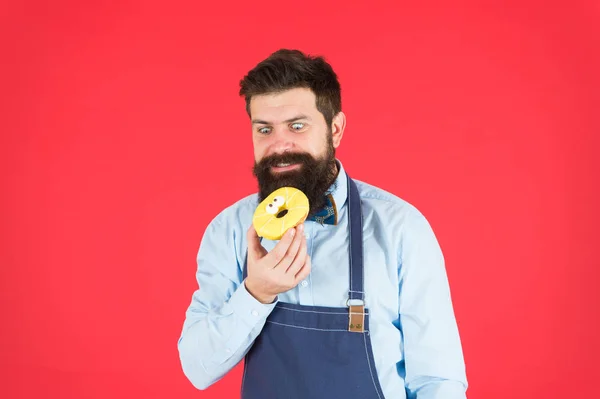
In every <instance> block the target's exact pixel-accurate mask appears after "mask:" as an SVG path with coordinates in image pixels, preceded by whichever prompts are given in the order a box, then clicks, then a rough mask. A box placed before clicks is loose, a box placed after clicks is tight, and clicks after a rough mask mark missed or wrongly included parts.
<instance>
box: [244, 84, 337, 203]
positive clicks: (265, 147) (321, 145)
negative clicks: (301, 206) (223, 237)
mask: <svg viewBox="0 0 600 399" xmlns="http://www.w3.org/2000/svg"><path fill="white" fill-rule="evenodd" d="M340 114H341V113H340ZM250 115H251V119H252V141H253V143H254V161H255V165H254V175H255V176H256V177H257V180H258V184H259V197H260V201H262V200H263V199H264V198H266V197H267V196H268V195H269V194H270V193H271V192H273V191H274V190H276V189H277V188H280V187H283V186H291V187H296V188H298V189H300V190H302V191H303V192H304V193H305V194H306V195H307V197H308V199H309V202H310V205H311V210H310V213H311V214H312V213H313V212H314V211H317V210H318V209H320V208H321V207H322V206H323V204H324V199H323V196H324V194H325V191H326V190H327V189H328V188H329V186H330V185H331V184H332V183H333V181H334V179H335V176H336V174H337V168H336V165H335V148H337V147H338V146H339V143H340V140H341V136H342V132H343V127H344V122H345V120H343V114H341V115H338V116H336V118H335V120H334V122H333V124H332V127H329V126H327V123H326V121H325V118H324V117H323V115H322V114H321V113H320V112H319V110H318V109H317V107H316V98H315V95H314V93H313V92H312V91H311V90H310V89H305V88H296V89H290V90H287V91H285V92H282V93H277V94H266V95H260V96H254V97H252V99H251V101H250Z"/></svg>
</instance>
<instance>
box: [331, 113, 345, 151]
mask: <svg viewBox="0 0 600 399" xmlns="http://www.w3.org/2000/svg"><path fill="white" fill-rule="evenodd" d="M345 128H346V115H345V114H344V113H343V112H342V111H340V112H338V114H337V115H336V116H334V117H333V120H332V121H331V135H332V139H333V148H338V146H339V145H340V142H341V141H342V136H343V135H344V129H345Z"/></svg>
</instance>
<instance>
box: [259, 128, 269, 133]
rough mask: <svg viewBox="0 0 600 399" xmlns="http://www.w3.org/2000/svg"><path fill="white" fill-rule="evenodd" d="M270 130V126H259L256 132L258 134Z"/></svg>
mask: <svg viewBox="0 0 600 399" xmlns="http://www.w3.org/2000/svg"><path fill="white" fill-rule="evenodd" d="M270 131H271V128H269V127H261V128H259V129H258V132H259V133H260V134H268V133H269V132H270Z"/></svg>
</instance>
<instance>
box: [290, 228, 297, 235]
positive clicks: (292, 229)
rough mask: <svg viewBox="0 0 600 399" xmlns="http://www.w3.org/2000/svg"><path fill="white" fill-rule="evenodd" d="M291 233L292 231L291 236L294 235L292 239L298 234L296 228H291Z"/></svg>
mask: <svg viewBox="0 0 600 399" xmlns="http://www.w3.org/2000/svg"><path fill="white" fill-rule="evenodd" d="M290 231H291V233H290V234H291V235H292V237H293V236H294V234H296V229H294V228H291V229H290Z"/></svg>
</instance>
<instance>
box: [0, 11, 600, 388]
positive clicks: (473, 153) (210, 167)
mask: <svg viewBox="0 0 600 399" xmlns="http://www.w3.org/2000/svg"><path fill="white" fill-rule="evenodd" d="M418 3H419V5H415V2H410V4H409V2H389V3H381V2H374V1H370V2H363V3H361V4H360V5H357V4H356V3H353V4H354V5H352V6H350V5H348V4H345V3H342V2H340V3H339V4H331V3H329V2H326V1H318V2H300V3H286V2H282V1H278V2H275V1H273V2H269V3H262V4H260V5H259V4H258V3H256V2H251V1H246V2H240V3H238V4H226V3H225V2H219V4H216V5H215V4H200V3H199V2H189V3H188V4H180V3H176V2H173V1H171V2H164V3H162V4H152V5H151V4H149V3H148V2H141V1H140V2H137V3H136V2H131V1H121V2H106V4H94V5H92V4H88V3H87V2H84V1H77V2H76V1H72V2H67V1H60V2H54V3H52V2H43V3H42V2H40V3H34V2H13V4H4V5H2V8H1V11H0V12H1V13H2V20H1V21H0V33H1V35H0V37H2V39H1V40H2V42H3V43H2V74H1V75H2V93H3V94H2V96H1V101H2V103H1V104H0V105H1V110H0V112H1V113H2V115H1V117H2V118H1V120H2V122H1V130H2V134H1V143H0V144H1V148H2V150H1V158H0V162H1V167H2V175H1V177H2V182H1V183H2V202H1V205H2V213H1V218H2V219H1V220H2V226H3V227H2V237H1V258H0V262H1V265H2V267H1V269H0V273H1V275H0V277H1V279H0V300H1V310H2V330H1V337H0V338H1V339H0V353H1V355H0V367H1V373H0V380H1V383H0V397H3V398H35V397H50V398H133V397H153V398H174V397H177V398H195V397H201V398H222V397H231V398H235V397H237V396H238V392H239V383H240V377H241V375H240V371H241V367H239V366H238V367H237V368H236V369H235V370H234V371H233V372H232V373H230V374H229V375H228V376H227V377H225V378H224V379H223V380H222V381H220V382H218V383H217V384H216V385H214V386H213V387H211V388H210V389H209V390H207V391H205V392H200V391H196V390H195V389H194V388H193V387H192V386H191V384H190V383H189V382H188V381H187V380H186V379H185V377H184V376H183V373H182V371H181V369H180V365H179V360H178V353H177V339H178V338H179V333H180V331H181V326H182V323H183V317H184V312H185V309H186V307H187V306H188V304H189V301H190V298H191V295H192V292H193V290H194V289H195V288H196V282H195V280H194V278H195V276H194V273H195V256H196V251H197V248H198V245H199V241H200V239H201V237H202V234H203V231H204V228H205V227H206V225H207V223H208V222H209V221H210V220H211V218H212V217H213V216H214V215H215V214H216V213H217V212H219V211H220V210H221V209H223V208H224V207H225V206H227V205H229V204H231V203H233V202H234V201H236V200H237V199H239V198H241V197H242V196H244V195H247V194H249V193H250V192H252V191H253V190H254V189H255V181H254V180H253V178H252V176H251V174H250V167H251V165H252V144H251V136H250V126H249V122H248V118H247V116H246V114H245V111H244V105H243V100H242V99H241V98H239V97H238V96H237V90H238V82H239V79H241V77H242V76H243V75H244V74H245V72H246V71H247V70H249V69H250V68H252V67H253V66H254V65H255V64H256V63H257V62H258V61H260V60H261V59H263V58H264V57H266V56H267V55H268V54H270V53H271V52H272V51H274V50H276V49H278V48H280V47H294V48H300V49H302V50H304V51H307V52H309V53H318V54H324V55H326V56H327V58H328V60H329V61H330V62H331V63H332V65H333V67H334V68H335V70H336V71H337V72H338V74H339V77H340V80H341V83H342V89H343V109H344V111H345V112H346V114H347V117H348V125H347V130H346V133H345V136H344V139H343V141H342V146H341V147H340V149H339V152H338V156H339V158H340V159H341V160H342V161H343V162H344V165H345V167H346V168H347V169H348V171H349V173H350V174H351V175H352V176H353V177H355V178H357V179H361V180H365V181H368V182H370V183H372V184H375V185H377V186H380V187H382V188H384V189H386V190H389V191H391V192H393V193H395V194H397V195H398V196H400V197H402V198H404V199H406V200H408V201H410V202H411V203H413V204H414V205H416V206H417V207H418V208H419V209H420V210H421V211H422V212H423V213H424V214H425V215H426V216H427V217H428V219H429V220H430V222H431V224H432V226H433V228H434V230H435V232H436V234H437V236H438V239H439V241H440V243H441V245H442V248H443V250H444V253H445V256H446V260H447V269H448V274H449V279H450V283H451V288H452V292H453V299H454V305H455V308H456V316H457V319H458V322H459V327H460V331H461V336H462V339H463V346H464V353H465V358H466V363H467V370H468V377H469V382H470V388H469V391H468V393H469V397H470V398H487V399H493V398H505V397H511V398H533V397H535V398H565V397H575V396H576V397H595V396H597V394H596V393H595V390H594V388H595V385H596V383H595V373H593V370H594V369H595V368H596V366H597V362H596V360H597V358H598V356H599V355H600V344H599V340H598V339H597V328H598V313H599V312H598V303H599V299H600V298H599V294H598V290H597V289H596V287H597V283H598V278H599V277H600V273H599V272H598V266H599V261H598V257H597V252H596V248H597V245H598V234H597V232H596V230H595V226H597V225H598V222H600V219H599V212H598V204H599V203H600V198H599V194H598V181H599V180H600V179H599V178H598V175H599V171H600V162H599V161H598V150H599V149H600V148H599V144H600V143H599V139H598V132H599V131H600V123H599V121H598V107H599V105H600V104H599V94H598V93H599V90H600V82H599V78H598V71H600V57H599V51H598V47H599V43H600V28H599V20H600V18H599V17H600V7H599V6H598V3H597V2H593V1H590V2H581V1H579V2H574V1H570V2H566V1H564V2H563V5H562V6H558V5H556V6H555V5H553V4H551V3H549V2H542V1H538V2H534V1H514V2H510V3H504V4H502V5H496V6H493V7H492V6H487V7H484V6H481V5H479V6H476V5H475V3H472V4H468V3H457V2H448V4H450V3H452V4H453V6H452V7H450V6H447V5H443V4H442V3H437V4H433V3H429V4H425V3H422V2H418Z"/></svg>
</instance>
